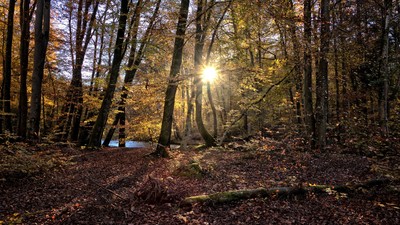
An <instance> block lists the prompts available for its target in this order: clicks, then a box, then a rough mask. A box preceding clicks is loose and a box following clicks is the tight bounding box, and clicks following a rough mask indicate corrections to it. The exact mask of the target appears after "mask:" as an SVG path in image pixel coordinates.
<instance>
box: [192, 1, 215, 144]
mask: <svg viewBox="0 0 400 225" xmlns="http://www.w3.org/2000/svg"><path fill="white" fill-rule="evenodd" d="M209 13H210V12H209ZM205 16H206V14H205V12H204V11H203V0H198V1H197V13H196V36H195V40H196V43H195V47H194V49H195V50H194V70H195V71H196V78H195V84H196V98H195V100H196V114H195V115H196V124H197V128H198V130H199V132H200V135H201V136H202V138H203V139H204V141H205V145H206V146H214V145H215V144H216V141H215V139H214V138H213V136H211V135H210V133H209V132H208V131H207V129H206V127H205V125H204V123H203V115H202V114H203V81H202V79H201V66H202V65H203V48H204V40H205V36H206V31H207V29H206V28H207V26H208V24H207V23H208V22H209V20H207V19H205V20H204V18H203V17H205Z"/></svg>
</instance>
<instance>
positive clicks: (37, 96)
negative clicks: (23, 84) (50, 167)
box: [29, 0, 50, 140]
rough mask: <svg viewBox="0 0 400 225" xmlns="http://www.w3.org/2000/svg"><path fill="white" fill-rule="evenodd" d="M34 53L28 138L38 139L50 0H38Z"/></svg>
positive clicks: (48, 30)
mask: <svg viewBox="0 0 400 225" xmlns="http://www.w3.org/2000/svg"><path fill="white" fill-rule="evenodd" d="M35 17H36V18H35V52H34V65H33V74H32V95H31V109H30V115H29V122H30V127H29V137H30V138H32V139H36V140H38V139H39V138H40V110H41V97H42V80H43V72H44V71H43V69H44V63H45V59H46V51H47V44H48V42H49V33H50V0H38V1H37V9H36V16H35Z"/></svg>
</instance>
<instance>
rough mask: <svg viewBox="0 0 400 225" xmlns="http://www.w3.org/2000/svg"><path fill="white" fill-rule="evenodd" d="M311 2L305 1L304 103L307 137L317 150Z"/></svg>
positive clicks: (309, 0)
mask: <svg viewBox="0 0 400 225" xmlns="http://www.w3.org/2000/svg"><path fill="white" fill-rule="evenodd" d="M311 35H312V34H311V0H305V1H304V41H305V46H304V77H303V101H304V114H305V125H306V130H307V136H308V138H309V143H310V146H311V147H312V148H315V117H314V110H313V99H312V58H311V46H312V43H311Z"/></svg>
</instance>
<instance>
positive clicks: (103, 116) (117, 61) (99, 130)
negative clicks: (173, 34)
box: [88, 0, 129, 148]
mask: <svg viewBox="0 0 400 225" xmlns="http://www.w3.org/2000/svg"><path fill="white" fill-rule="evenodd" d="M128 3H129V1H128V0H122V1H121V8H120V14H119V19H118V32H117V37H116V41H115V48H114V56H113V61H112V65H111V71H110V80H109V81H108V86H107V89H106V90H105V91H104V99H103V102H102V104H101V108H100V110H99V114H98V116H97V119H96V123H95V124H94V127H93V129H92V133H91V134H90V138H89V143H88V147H89V148H93V147H100V146H101V138H102V136H103V131H104V128H105V126H106V123H107V118H108V114H109V112H110V108H111V103H112V100H113V97H114V92H115V88H116V84H117V80H118V75H119V70H120V66H121V62H122V59H123V57H124V56H123V48H124V39H125V38H124V37H125V30H126V24H127V18H128V13H129V5H128Z"/></svg>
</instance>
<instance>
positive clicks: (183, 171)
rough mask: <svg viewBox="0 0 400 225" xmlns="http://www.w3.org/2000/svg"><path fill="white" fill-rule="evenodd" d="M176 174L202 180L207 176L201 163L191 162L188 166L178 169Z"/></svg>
mask: <svg viewBox="0 0 400 225" xmlns="http://www.w3.org/2000/svg"><path fill="white" fill-rule="evenodd" d="M175 174H176V175H177V176H183V177H189V178H202V177H203V176H204V175H205V171H204V170H203V168H202V167H201V165H200V163H199V162H197V161H194V160H191V161H190V162H189V163H188V164H186V165H182V166H180V167H178V169H177V170H176V171H175Z"/></svg>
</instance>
